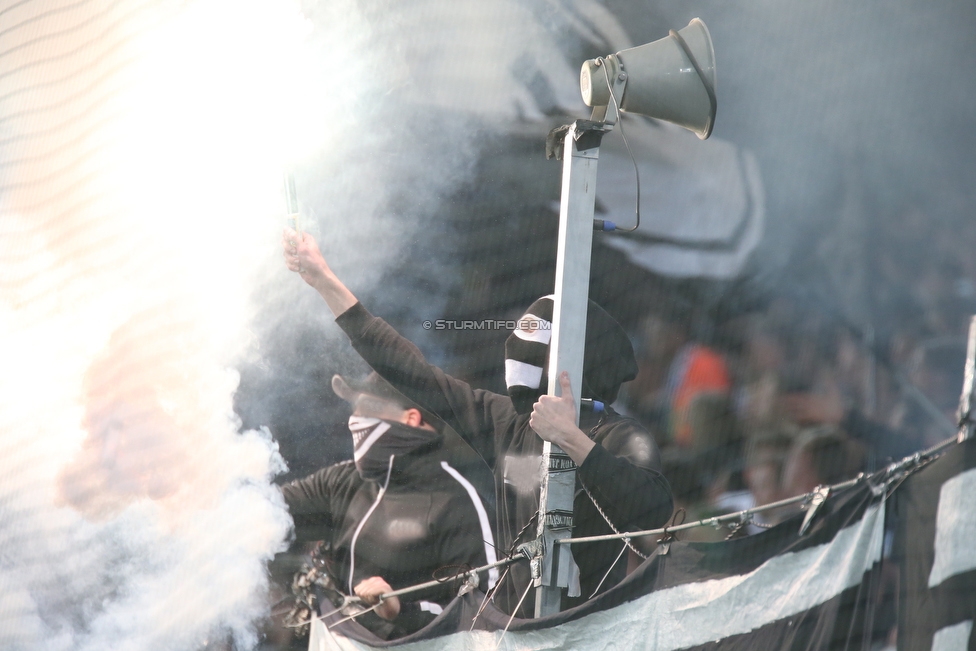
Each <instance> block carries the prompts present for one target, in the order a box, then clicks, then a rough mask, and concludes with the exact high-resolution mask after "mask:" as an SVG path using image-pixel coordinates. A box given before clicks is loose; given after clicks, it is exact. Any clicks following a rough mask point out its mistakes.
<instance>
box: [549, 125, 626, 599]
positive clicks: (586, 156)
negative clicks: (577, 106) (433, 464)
mask: <svg viewBox="0 0 976 651" xmlns="http://www.w3.org/2000/svg"><path fill="white" fill-rule="evenodd" d="M610 128H611V126H610V125H607V124H604V123H600V122H592V121H589V120H577V121H576V122H574V123H573V124H571V125H569V126H568V127H563V128H562V129H558V130H556V132H557V133H558V135H559V136H563V139H562V151H561V152H560V153H561V154H562V159H563V172H562V194H561V200H560V207H559V244H558V249H557V255H556V287H555V296H554V299H553V319H552V337H551V341H550V346H549V377H548V379H549V394H550V395H559V380H558V378H559V375H560V373H562V372H563V371H567V372H568V373H569V379H570V383H571V385H572V387H573V391H574V392H575V394H576V398H577V401H576V422H577V423H578V422H579V398H580V387H581V386H582V380H583V346H584V344H585V341H586V311H587V303H588V300H589V286H590V253H591V251H592V244H593V209H594V205H595V200H596V171H597V162H598V158H599V153H600V140H601V138H602V137H603V134H604V133H606V132H607V131H609V129H610ZM554 144H555V143H551V145H550V146H551V148H552V149H556V147H555V146H553V145H554ZM542 455H543V468H545V469H546V474H545V475H544V476H543V478H542V494H541V499H540V502H541V503H540V512H541V513H542V514H543V515H542V517H540V518H539V529H538V533H539V538H540V539H541V540H542V542H543V545H544V551H543V557H542V572H541V576H540V577H539V578H538V579H537V580H536V586H537V591H536V599H535V614H536V617H541V616H543V615H549V614H552V613H556V612H559V608H560V599H561V591H562V588H566V587H569V585H570V580H571V578H572V574H573V572H572V569H573V558H572V552H571V551H570V547H569V546H568V545H554V544H553V541H554V540H556V539H559V538H568V537H570V536H571V535H572V533H573V498H574V497H575V492H576V465H575V464H574V463H573V461H572V459H570V458H569V456H568V455H567V454H566V453H565V452H563V451H562V450H560V449H559V446H556V445H552V444H551V443H548V442H546V443H545V444H544V446H543V452H542Z"/></svg>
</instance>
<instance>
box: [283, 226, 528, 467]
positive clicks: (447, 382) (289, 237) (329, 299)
mask: <svg viewBox="0 0 976 651" xmlns="http://www.w3.org/2000/svg"><path fill="white" fill-rule="evenodd" d="M282 245H283V249H284V257H285V263H286V264H287V266H288V268H289V269H290V270H292V271H294V272H296V273H299V274H300V275H301V276H302V279H303V280H305V282H307V283H308V284H309V285H311V286H312V287H313V288H315V290H316V291H318V293H319V295H321V296H322V298H323V299H324V300H325V302H326V304H328V306H329V309H330V310H332V313H333V314H334V315H335V317H336V323H337V324H338V325H339V326H340V327H341V328H342V329H343V330H344V331H345V332H346V334H347V335H348V336H349V339H350V341H351V342H352V345H353V348H355V349H356V351H357V352H358V353H359V354H360V355H361V356H362V357H363V359H364V360H365V361H366V363H367V364H369V365H370V366H371V367H372V368H373V370H375V371H376V372H377V373H379V374H380V375H381V376H382V377H383V378H384V379H385V380H387V381H388V382H389V383H390V384H392V385H393V386H395V387H396V388H397V390H399V391H400V392H401V393H403V394H404V395H405V396H407V397H408V398H410V399H411V400H413V401H414V402H416V403H417V404H418V405H420V406H422V407H424V408H425V409H426V410H428V411H430V412H432V413H434V414H435V415H437V416H438V417H440V418H441V419H442V420H444V422H446V423H447V424H448V425H449V426H451V427H452V428H453V429H454V430H456V431H457V432H458V434H460V435H461V436H462V438H464V439H465V440H466V441H468V443H469V444H471V446H472V447H474V448H475V449H476V450H477V451H478V452H479V453H480V454H481V455H482V456H483V457H484V458H485V460H486V461H488V463H489V464H492V465H493V464H494V459H495V453H496V450H497V442H496V440H495V432H496V431H497V430H499V429H501V430H502V431H506V430H508V429H510V428H507V427H505V426H504V422H503V421H504V420H505V419H514V418H515V415H516V414H515V410H514V409H513V408H512V405H511V401H510V400H508V398H507V397H504V396H499V395H497V394H493V393H490V392H487V391H482V390H479V389H472V388H471V386H470V385H468V384H467V383H466V382H462V381H460V380H457V379H455V378H453V377H451V376H450V375H448V374H447V373H444V372H443V371H441V370H440V369H439V368H437V367H436V366H434V365H432V364H430V363H428V362H427V360H426V359H425V358H424V356H423V354H422V353H421V352H420V349H418V348H417V347H416V346H415V345H414V344H413V343H412V342H410V341H409V340H408V339H406V338H405V337H403V336H402V335H400V333H398V332H397V331H396V330H395V329H394V328H393V327H391V326H390V325H389V324H388V323H386V322H385V321H384V320H383V319H380V318H377V317H374V316H373V315H372V314H370V313H369V311H368V310H367V309H366V308H365V307H363V305H362V304H361V303H359V302H358V300H357V299H356V297H355V295H353V293H352V292H351V291H349V289H348V288H347V287H346V286H345V284H343V282H342V281H341V280H340V279H339V278H338V277H337V276H336V275H335V273H334V272H333V271H332V269H331V268H330V267H329V265H328V263H327V262H326V260H325V258H324V257H323V256H322V253H321V252H320V250H319V247H318V245H317V244H316V242H315V239H314V238H313V237H312V236H311V235H309V234H308V233H305V234H303V236H299V235H298V234H297V233H296V232H295V231H293V230H291V229H285V232H284V237H283V240H282ZM499 425H501V427H500V428H499V427H498V426H499Z"/></svg>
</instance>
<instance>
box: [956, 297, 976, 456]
mask: <svg viewBox="0 0 976 651" xmlns="http://www.w3.org/2000/svg"><path fill="white" fill-rule="evenodd" d="M974 385H976V316H973V317H972V318H971V319H970V321H969V343H968V345H967V346H966V368H965V371H964V374H963V381H962V395H961V396H960V397H959V437H958V441H959V442H960V443H962V442H963V441H965V440H967V439H971V438H972V437H973V430H974V429H976V422H974V420H973V398H974V395H973V392H974V390H976V386H974Z"/></svg>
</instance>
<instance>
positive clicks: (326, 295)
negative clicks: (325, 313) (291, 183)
mask: <svg viewBox="0 0 976 651" xmlns="http://www.w3.org/2000/svg"><path fill="white" fill-rule="evenodd" d="M281 245H282V248H283V249H284V255H285V264H286V265H287V266H288V268H289V269H291V270H292V271H294V272H296V273H298V274H299V275H300V276H301V277H302V280H304V281H305V282H307V283H308V284H309V285H311V286H312V287H313V288H314V289H315V291H317V292H318V293H319V295H320V296H321V297H322V298H323V299H325V302H326V304H327V305H328V306H329V309H330V310H332V314H333V315H334V316H339V315H340V314H342V313H343V312H345V311H346V310H348V309H349V308H351V307H352V306H353V305H355V304H356V303H358V302H359V301H358V300H357V299H356V297H355V296H354V295H353V293H352V292H351V291H349V288H348V287H346V286H345V284H344V283H343V282H342V281H341V280H339V277H338V276H336V275H335V273H333V271H332V269H331V268H330V267H329V264H328V263H327V262H326V261H325V257H323V255H322V252H321V251H320V250H319V245H318V243H317V242H316V241H315V238H313V237H312V236H311V235H309V234H308V233H302V234H301V235H299V234H298V233H296V232H295V231H294V230H292V229H290V228H286V229H285V232H284V234H283V235H282V238H281Z"/></svg>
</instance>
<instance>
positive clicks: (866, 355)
mask: <svg viewBox="0 0 976 651" xmlns="http://www.w3.org/2000/svg"><path fill="white" fill-rule="evenodd" d="M899 219H900V223H899V224H896V225H895V226H897V228H894V227H892V228H887V229H885V231H884V232H885V233H888V234H889V235H888V239H887V240H886V241H884V242H879V246H878V247H877V248H876V250H875V253H874V258H873V259H872V260H870V261H868V262H869V267H870V269H871V270H872V274H874V276H875V278H876V281H875V282H874V283H873V284H872V291H871V300H872V304H871V305H869V306H867V308H868V311H870V312H871V313H873V314H875V315H884V318H875V319H872V321H873V322H874V323H883V324H884V325H883V326H882V327H877V328H876V329H871V328H869V327H864V326H859V325H856V324H854V323H852V322H850V321H849V320H847V319H845V318H843V317H842V316H840V314H841V311H840V310H834V311H830V310H825V309H823V303H821V302H817V301H811V300H807V299H804V298H801V297H797V296H796V295H788V294H785V293H784V294H780V295H773V296H770V297H768V299H767V300H765V301H764V302H763V304H762V307H761V308H759V309H755V310H750V311H749V312H748V313H745V314H739V315H737V316H735V317H732V318H729V319H726V320H724V321H721V322H717V321H716V320H715V319H714V318H706V317H704V316H703V315H702V313H701V312H700V311H699V307H698V306H696V305H693V304H686V306H685V307H681V304H680V302H678V301H675V302H673V303H671V304H668V305H665V306H664V307H663V308H661V309H658V310H655V311H652V312H651V313H648V314H646V315H644V316H643V318H642V320H641V321H640V325H639V327H638V328H637V333H636V335H637V336H636V342H637V346H638V349H639V350H638V357H639V362H640V374H639V376H638V377H637V379H636V380H635V381H633V382H631V383H630V384H628V385H625V390H626V395H623V396H622V398H621V401H620V403H619V406H620V407H621V409H622V410H624V411H626V412H627V413H629V414H630V415H632V416H635V417H637V418H639V419H641V420H642V421H643V422H645V423H646V424H647V425H648V426H649V427H652V428H653V430H654V432H655V434H656V437H657V440H658V441H659V443H660V445H661V448H662V452H663V456H664V460H665V468H664V474H665V476H666V477H667V478H668V480H669V481H670V482H671V484H672V488H673V490H674V493H675V499H676V505H677V506H680V507H682V508H684V509H685V510H686V512H687V518H688V519H689V520H692V519H698V518H699V517H708V516H710V515H716V514H721V513H727V512H734V511H738V510H742V509H747V508H752V507H755V506H760V505H765V504H769V503H772V502H776V501H779V500H782V499H785V498H788V497H791V496H795V495H798V494H802V493H807V492H809V491H811V490H813V489H814V488H815V487H816V486H819V485H829V484H834V483H838V482H841V481H843V480H846V479H849V478H853V477H855V476H857V474H858V473H860V472H870V471H873V470H876V469H878V468H881V467H883V466H884V465H886V464H888V463H890V462H891V461H893V460H899V459H901V458H903V457H904V456H907V455H909V454H912V453H914V452H915V451H918V450H921V449H924V448H927V447H929V446H931V445H934V444H936V443H939V442H941V441H943V440H945V439H947V438H949V437H951V436H952V435H953V433H954V429H955V424H956V418H957V417H956V410H957V408H958V402H959V397H960V392H961V386H962V378H963V369H964V363H965V354H966V334H967V331H968V324H969V319H970V316H971V314H972V313H973V312H974V311H976V309H974V307H973V297H974V294H976V291H974V288H976V282H974V281H976V263H974V261H973V260H972V256H971V255H969V254H968V252H967V247H966V246H965V242H967V241H969V242H976V228H974V227H973V226H969V227H968V231H967V232H966V233H963V234H962V235H963V237H960V233H959V232H954V233H948V232H947V233H945V234H944V236H942V237H941V238H940V237H938V236H937V235H936V236H935V240H936V246H935V247H934V250H933V249H929V248H928V247H925V249H924V250H923V249H922V247H919V246H918V242H919V241H922V240H923V239H925V233H924V232H923V231H924V229H925V227H926V226H925V224H926V221H925V220H924V218H923V217H922V216H921V215H918V214H916V213H912V212H909V213H906V214H905V215H903V216H901V217H900V218H899ZM965 236H969V237H965ZM932 237H933V236H932V235H931V234H930V235H929V236H928V239H931V238H932ZM787 512H788V513H795V512H796V509H795V508H793V509H792V510H789V511H787ZM787 512H779V513H777V512H774V511H767V512H764V513H762V514H760V515H758V516H757V517H756V522H757V523H758V524H760V525H761V524H763V523H768V524H773V523H775V522H777V521H778V519H780V518H782V517H785V516H786V514H787ZM696 531H698V533H697V534H695V535H698V536H705V539H708V537H709V536H710V535H712V534H709V532H708V531H705V530H696Z"/></svg>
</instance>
